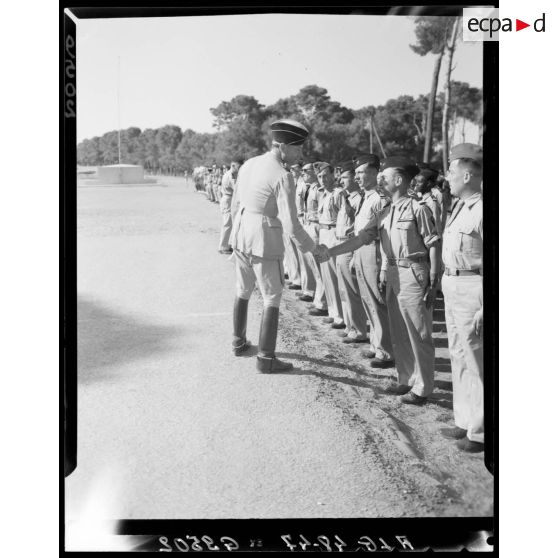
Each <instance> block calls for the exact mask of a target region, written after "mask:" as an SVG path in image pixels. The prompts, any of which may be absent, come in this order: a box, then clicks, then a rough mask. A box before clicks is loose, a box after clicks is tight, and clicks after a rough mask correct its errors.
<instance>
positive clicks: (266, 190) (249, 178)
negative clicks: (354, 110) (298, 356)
mask: <svg viewBox="0 0 558 558" xmlns="http://www.w3.org/2000/svg"><path fill="white" fill-rule="evenodd" d="M270 128H271V132H272V138H273V141H272V144H271V149H270V151H268V152H267V153H265V154H263V155H259V156H257V157H252V158H251V159H249V160H248V161H246V163H244V165H242V168H241V169H240V171H239V174H238V180H237V188H236V190H235V194H234V198H235V199H234V200H233V204H232V205H233V207H236V205H237V203H236V202H237V198H238V211H236V214H235V219H234V224H233V230H232V234H231V245H232V248H233V250H234V256H235V260H236V298H235V303H234V311H233V351H234V354H235V355H239V354H241V353H242V352H244V351H245V350H246V349H247V348H248V347H249V345H250V344H249V341H247V339H246V325H247V316H248V301H249V299H250V296H251V295H252V292H253V290H254V287H255V284H256V281H257V283H258V288H259V290H260V293H261V295H262V298H263V301H264V308H263V313H262V321H261V326H260V338H259V347H258V356H257V365H256V366H257V369H258V370H259V371H260V372H264V373H270V372H282V371H286V370H290V369H291V368H292V364H291V363H287V362H282V361H281V360H279V359H278V358H277V357H276V355H275V346H276V342H277V330H278V324H279V304H280V302H281V294H282V290H283V284H284V271H283V265H282V260H283V255H284V251H285V247H284V244H283V231H285V233H286V235H287V236H288V237H292V238H294V239H295V240H296V242H297V243H298V244H299V246H300V249H301V250H302V251H303V252H308V251H311V252H314V254H315V255H316V257H317V258H318V259H319V260H321V259H322V257H323V256H324V255H325V253H326V251H327V250H326V249H325V248H324V247H320V246H317V245H316V243H315V242H314V241H313V240H312V239H311V238H310V236H308V234H307V233H306V232H305V230H304V229H303V228H302V225H301V224H300V222H299V221H298V218H297V215H296V205H295V183H294V179H293V176H292V174H291V173H290V172H289V171H288V170H286V169H285V168H284V166H283V164H282V163H287V164H289V165H290V164H293V163H294V162H296V161H297V160H298V159H300V157H301V154H302V144H303V143H304V141H305V140H306V138H307V137H308V130H307V129H306V128H305V127H304V126H303V125H302V124H300V123H298V122H296V121H294V120H279V121H277V122H274V123H273V124H271V127H270ZM278 216H279V217H278Z"/></svg>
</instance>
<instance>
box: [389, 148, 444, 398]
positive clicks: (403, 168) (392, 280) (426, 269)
mask: <svg viewBox="0 0 558 558" xmlns="http://www.w3.org/2000/svg"><path fill="white" fill-rule="evenodd" d="M417 173H418V168H417V167H416V165H414V164H412V163H411V162H410V161H409V160H408V159H406V158H405V157H388V158H387V159H386V160H385V161H384V162H383V165H382V186H383V188H384V189H385V191H386V192H387V193H388V194H389V195H390V196H391V200H392V203H391V205H390V206H389V207H388V208H386V209H384V211H383V213H382V215H381V218H380V223H379V232H380V242H381V251H382V271H381V273H380V286H381V288H382V289H386V286H387V293H386V302H387V307H388V315H389V323H390V329H391V339H392V342H393V352H394V356H395V367H396V370H397V376H398V383H397V384H396V385H393V386H390V387H389V388H388V389H387V391H388V392H390V393H394V394H398V395H402V397H401V401H402V402H403V403H408V404H412V405H423V404H424V403H426V401H427V398H428V396H429V395H430V394H431V393H432V391H433V390H434V342H433V339H432V310H433V303H434V297H435V296H436V287H437V284H438V273H439V263H438V258H439V253H438V250H439V239H440V237H439V234H438V231H437V229H436V223H435V220H434V217H433V215H432V213H431V211H430V209H428V206H427V205H426V203H424V202H417V201H416V200H413V199H412V198H410V197H409V196H408V194H407V189H408V187H409V184H410V181H411V179H412V178H413V176H415V175H416V174H417Z"/></svg>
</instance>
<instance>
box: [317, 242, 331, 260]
mask: <svg viewBox="0 0 558 558" xmlns="http://www.w3.org/2000/svg"><path fill="white" fill-rule="evenodd" d="M313 254H314V256H316V259H317V260H318V263H325V262H327V260H329V258H330V257H331V256H330V254H329V250H328V249H327V246H325V245H324V244H318V245H317V246H316V248H315V249H314V251H313Z"/></svg>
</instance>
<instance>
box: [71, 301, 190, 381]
mask: <svg viewBox="0 0 558 558" xmlns="http://www.w3.org/2000/svg"><path fill="white" fill-rule="evenodd" d="M181 334H182V328H179V327H174V326H161V325H156V324H150V323H148V322H146V321H142V320H140V319H138V317H137V316H133V315H128V314H123V313H121V312H117V311H115V310H113V309H111V308H110V307H108V306H106V305H104V304H102V303H100V302H99V301H97V300H94V299H89V298H86V297H83V296H79V297H78V382H79V383H80V384H86V383H92V382H96V381H102V380H104V379H108V378H110V377H112V376H113V371H112V370H111V369H112V368H113V367H115V366H117V365H120V364H123V363H125V362H130V361H135V360H139V359H142V358H145V357H148V356H149V357H151V356H153V355H157V354H161V353H164V352H166V351H168V350H169V340H170V339H172V338H174V337H176V336H178V335H181Z"/></svg>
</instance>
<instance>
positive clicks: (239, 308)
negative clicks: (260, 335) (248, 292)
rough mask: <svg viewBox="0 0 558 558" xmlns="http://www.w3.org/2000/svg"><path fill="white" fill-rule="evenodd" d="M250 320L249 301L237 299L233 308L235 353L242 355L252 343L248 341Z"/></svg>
mask: <svg viewBox="0 0 558 558" xmlns="http://www.w3.org/2000/svg"><path fill="white" fill-rule="evenodd" d="M247 320H248V300H246V299H245V298H240V297H238V296H237V297H236V298H235V299H234V308H233V344H232V345H233V352H234V354H235V355H236V356H238V355H240V354H241V353H243V352H244V351H246V349H248V347H250V341H247V340H246V322H247Z"/></svg>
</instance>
